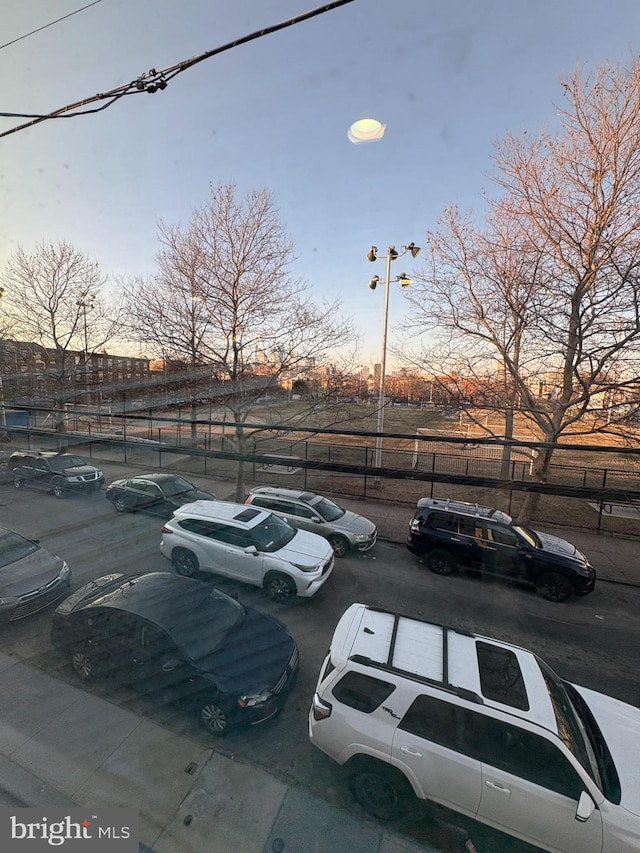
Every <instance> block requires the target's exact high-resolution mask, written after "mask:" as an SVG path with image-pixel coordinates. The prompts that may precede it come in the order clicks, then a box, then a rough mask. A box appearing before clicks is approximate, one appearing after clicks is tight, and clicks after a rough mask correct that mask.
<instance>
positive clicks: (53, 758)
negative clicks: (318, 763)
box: [0, 478, 640, 853]
mask: <svg viewBox="0 0 640 853" xmlns="http://www.w3.org/2000/svg"><path fill="white" fill-rule="evenodd" d="M197 479H199V480H200V479H201V478H197ZM203 483H204V481H203ZM206 483H207V487H208V488H210V489H212V490H213V491H214V492H216V494H218V496H219V497H221V498H228V497H230V493H231V484H230V483H229V482H228V481H216V480H213V479H211V478H207V480H206ZM340 503H341V504H342V505H343V506H345V507H347V508H349V509H352V510H354V511H355V512H358V513H360V514H362V515H364V516H366V517H367V518H370V519H371V520H372V521H374V522H375V523H376V524H377V525H378V530H379V536H380V538H381V539H383V540H388V541H392V542H404V539H405V537H406V532H407V527H408V522H409V519H410V517H411V508H410V507H408V506H407V505H400V504H389V503H382V502H378V501H375V500H360V499H345V498H340ZM549 532H553V533H555V534H556V535H558V536H562V537H564V538H567V539H569V540H570V541H571V542H573V543H574V544H575V545H576V546H578V547H579V548H580V549H581V550H583V551H584V552H585V553H586V554H588V555H589V558H590V560H591V562H592V563H593V565H594V567H595V568H596V571H597V573H598V577H599V581H600V582H605V583H606V582H611V583H622V584H629V585H633V586H640V540H638V539H631V538H622V537H620V536H615V537H614V536H609V535H604V534H596V533H590V532H585V531H581V530H576V529H564V528H558V527H556V528H553V530H551V529H550V528H549ZM0 673H1V678H2V687H3V689H2V691H0V803H2V804H5V805H9V806H11V807H19V806H30V807H35V806H37V807H44V806H63V807H72V806H76V805H77V806H84V807H94V808H101V807H113V806H128V807H131V806H132V805H133V806H137V808H138V810H139V827H140V842H141V849H146V847H149V848H152V849H153V850H154V851H156V853H205V851H207V853H209V851H213V853H227V851H229V853H232V851H233V853H267V851H273V853H342V851H349V853H360V851H362V853H410V852H411V851H416V853H417V851H422V853H429V851H434V853H435V851H440V853H464V851H465V850H473V849H474V848H473V846H472V845H471V844H470V843H469V842H468V836H466V834H465V833H462V834H460V831H458V834H457V835H456V834H455V832H453V830H452V834H451V835H450V838H451V839H453V840H452V841H451V844H450V846H445V847H443V846H442V844H441V843H439V846H437V847H436V846H429V845H425V844H424V843H421V844H418V843H416V842H415V841H413V840H411V839H409V838H407V837H405V836H401V835H399V834H397V833H396V832H394V831H393V830H391V829H388V828H385V827H383V826H381V825H380V824H378V823H376V822H374V821H371V820H368V819H367V818H366V817H363V816H361V814H359V813H358V812H357V811H356V810H355V809H353V807H352V804H350V803H345V805H344V807H340V806H336V805H333V804H330V803H328V802H327V801H325V800H323V799H321V798H319V797H317V796H315V795H314V794H313V793H311V792H309V791H307V790H305V789H303V788H301V787H299V786H295V785H290V784H288V782H287V781H286V780H283V779H282V778H277V777H276V776H273V775H271V774H269V773H268V772H266V771H265V770H264V769H262V768H259V767H257V766H254V765H252V764H249V763H246V762H243V761H239V760H237V759H234V758H233V756H231V755H229V754H228V753H225V750H224V742H223V741H222V742H221V744H220V746H219V747H216V748H206V747H204V746H203V745H202V744H200V743H197V742H195V741H193V740H190V739H189V738H186V737H182V736H180V735H177V734H174V733H172V732H170V731H168V730H166V729H164V728H162V727H161V726H159V725H157V724H156V723H154V722H152V721H150V720H148V719H146V718H144V717H139V716H137V715H135V714H134V713H132V712H130V711H128V710H126V709H123V708H120V707H118V706H116V705H114V704H112V703H110V702H109V701H107V700H105V699H102V698H100V697H98V696H96V695H93V694H91V693H86V692H85V691H83V690H82V689H80V688H79V687H75V686H73V685H70V684H67V683H65V682H63V681H60V680H57V679H55V678H53V677H52V676H50V675H48V674H47V673H45V672H42V671H41V670H39V669H36V668H34V667H30V666H28V665H26V664H23V663H22V662H20V661H18V660H16V659H15V658H12V657H9V656H7V655H3V654H0ZM309 699H311V697H309ZM145 846H146V847H145ZM478 849H479V851H480V853H484V850H482V849H481V848H478Z"/></svg>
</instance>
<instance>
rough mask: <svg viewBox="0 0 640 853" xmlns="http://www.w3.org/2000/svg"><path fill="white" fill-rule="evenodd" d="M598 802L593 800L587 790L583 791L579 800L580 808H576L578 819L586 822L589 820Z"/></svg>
mask: <svg viewBox="0 0 640 853" xmlns="http://www.w3.org/2000/svg"><path fill="white" fill-rule="evenodd" d="M595 807H596V804H595V803H594V802H593V800H592V799H591V797H590V796H589V794H587V792H586V791H583V792H582V793H581V794H580V799H579V800H578V808H577V809H576V820H579V821H582V822H583V823H584V821H585V820H589V818H590V817H591V815H592V814H593V812H594V809H595Z"/></svg>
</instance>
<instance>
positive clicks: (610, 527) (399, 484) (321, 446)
mask: <svg viewBox="0 0 640 853" xmlns="http://www.w3.org/2000/svg"><path fill="white" fill-rule="evenodd" d="M42 425H43V421H42V418H40V419H34V421H33V422H32V423H31V425H30V428H24V427H21V428H20V429H19V432H18V434H19V436H20V437H21V440H22V441H24V443H26V444H27V446H29V447H32V448H37V447H39V446H43V442H45V444H47V445H48V446H51V445H52V444H54V445H56V446H58V447H64V446H66V445H69V444H71V443H73V444H74V445H76V446H78V445H82V447H83V450H82V452H83V453H85V454H86V455H88V456H94V457H96V458H99V459H104V460H105V461H108V460H110V461H116V462H124V463H127V464H131V465H135V466H137V467H143V468H156V467H157V468H168V467H173V468H175V469H179V470H181V471H183V472H185V473H186V474H189V473H191V474H193V475H196V476H197V475H200V476H205V477H207V476H211V477H215V478H217V479H228V480H229V481H230V482H231V481H233V480H234V479H235V475H236V470H237V464H238V462H237V458H232V457H231V455H230V454H231V452H232V451H233V450H234V449H236V450H237V448H235V447H234V445H233V443H232V440H231V435H230V427H227V428H226V429H225V427H224V426H222V427H221V426H220V425H218V426H214V425H212V424H211V423H203V422H190V421H186V420H181V421H178V420H177V419H176V421H175V422H172V423H166V421H165V420H160V419H154V418H153V417H148V418H147V417H141V415H140V413H138V414H136V415H135V416H127V415H122V414H121V415H117V416H115V415H94V416H90V415H89V414H85V413H82V412H75V413H71V415H68V416H67V423H66V427H67V430H68V432H67V433H66V434H65V433H61V434H56V433H54V432H48V431H46V432H45V430H43V429H42ZM48 426H49V423H47V422H45V427H48ZM38 429H40V430H41V431H40V432H38ZM368 440H369V441H371V442H372V443H371V446H369V445H363V444H361V443H356V440H352V443H338V442H332V441H327V440H322V439H321V438H317V437H316V438H307V437H304V435H303V437H301V438H300V439H298V440H292V439H291V438H290V437H287V438H277V437H273V436H268V437H267V436H265V435H263V436H262V437H260V438H259V439H258V438H252V437H250V438H249V440H248V442H247V446H246V447H245V450H244V452H245V453H246V454H247V455H248V459H247V461H245V476H246V478H247V480H248V483H249V484H250V485H254V484H264V483H275V484H280V485H287V486H290V487H292V488H303V489H309V490H313V491H319V492H323V491H324V492H330V493H334V494H344V495H349V496H354V497H365V498H369V499H378V500H388V501H398V502H403V503H407V504H412V503H415V501H416V500H417V499H418V498H420V497H422V496H425V495H428V496H433V497H443V498H444V497H451V498H456V499H459V500H469V501H472V502H477V503H484V504H491V505H494V506H498V507H499V508H501V509H504V510H505V511H507V512H511V513H513V514H516V513H517V511H518V508H519V506H520V505H521V503H522V500H523V499H524V495H523V493H522V492H518V491H514V490H513V488H509V487H508V484H507V485H505V486H504V487H503V488H495V487H493V488H492V487H487V486H482V485H478V484H477V483H476V484H474V485H458V484H455V483H453V484H452V483H448V482H437V478H438V477H441V478H442V477H445V478H446V476H447V475H451V476H453V477H455V476H458V477H460V476H467V477H475V478H487V480H492V479H493V480H503V481H504V480H505V479H507V480H509V481H510V482H511V483H512V484H515V483H520V484H525V483H529V482H533V478H532V476H531V470H530V468H531V466H530V459H529V458H528V457H524V458H523V454H513V456H515V457H516V458H512V459H511V461H510V462H509V468H508V476H507V477H506V478H505V477H504V476H503V475H504V473H505V470H504V462H503V460H502V458H500V457H499V456H498V455H497V454H496V453H495V452H494V453H493V454H492V455H489V454H487V453H485V452H478V450H479V449H480V448H482V445H481V446H480V448H479V447H475V446H473V445H472V446H465V444H458V445H455V444H453V445H452V444H449V443H447V442H445V443H443V445H442V449H441V450H437V449H434V447H433V445H430V446H429V447H428V448H427V446H426V445H420V446H419V449H417V450H416V444H415V440H414V438H413V437H407V438H406V440H400V439H395V440H394V441H393V446H391V444H392V443H391V441H389V443H388V444H389V446H387V442H386V440H385V446H384V450H383V455H382V464H383V466H384V468H386V469H393V470H394V471H395V472H397V474H396V476H394V477H393V478H385V477H380V476H379V474H376V471H375V469H374V459H375V447H374V446H373V440H372V439H368ZM484 447H486V445H484ZM452 449H454V450H457V452H451V451H452ZM495 450H498V451H500V452H501V449H500V448H498V447H496V448H495ZM212 453H216V454H220V455H218V456H217V457H214V456H212V455H210V454H212ZM271 456H273V457H277V459H274V461H273V462H270V461H269V459H270V457H271ZM283 459H286V462H283V461H282V460H283ZM305 463H313V464H315V465H317V466H318V467H313V468H308V467H305ZM323 464H326V465H330V466H331V470H322V467H321V466H322V465H323ZM341 466H345V467H346V466H349V467H351V468H354V467H355V468H357V469H359V471H358V473H354V472H341V470H340V467H341ZM402 472H406V474H407V476H406V478H404V477H403V476H402ZM416 474H417V475H420V476H422V477H423V479H422V480H416V479H412V477H415V475H416ZM429 474H433V475H434V477H435V478H436V481H435V482H434V481H429V479H428V475H429ZM546 483H547V485H549V486H556V487H561V488H562V487H566V488H567V489H570V488H572V487H589V488H591V489H593V490H602V491H603V493H604V492H605V490H611V489H618V490H619V491H621V492H622V493H625V492H626V491H629V492H633V491H637V489H638V483H639V477H638V472H637V471H636V470H632V469H631V467H629V468H617V467H599V466H587V467H585V466H579V465H565V464H554V465H552V466H551V469H550V471H549V475H548V477H547V479H546ZM558 519H562V522H563V524H573V525H575V526H580V527H587V528H589V529H595V530H602V531H607V532H619V533H631V534H640V505H638V504H636V503H634V502H633V501H629V500H624V499H622V500H621V499H617V500H615V501H612V500H608V499H607V497H606V494H603V495H602V499H598V498H597V497H596V498H594V499H592V500H583V499H579V498H575V497H571V496H566V495H565V496H561V495H546V494H543V495H541V496H540V500H539V508H538V515H537V519H536V520H537V521H539V522H540V523H542V522H548V523H553V522H557V521H558Z"/></svg>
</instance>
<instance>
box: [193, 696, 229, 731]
mask: <svg viewBox="0 0 640 853" xmlns="http://www.w3.org/2000/svg"><path fill="white" fill-rule="evenodd" d="M200 723H201V724H202V725H203V726H204V728H205V729H206V730H207V731H208V732H209V734H210V735H213V736H214V737H224V735H226V733H227V732H228V731H229V715H228V714H227V712H226V711H225V710H224V708H223V707H222V706H221V705H217V704H216V703H215V702H207V703H206V705H203V706H202V707H201V709H200Z"/></svg>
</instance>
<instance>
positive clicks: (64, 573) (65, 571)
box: [58, 563, 71, 581]
mask: <svg viewBox="0 0 640 853" xmlns="http://www.w3.org/2000/svg"><path fill="white" fill-rule="evenodd" d="M58 577H59V578H60V580H61V581H66V580H69V578H70V577H71V569H70V568H69V566H68V565H67V564H66V563H63V564H62V568H61V569H60V574H59V575H58Z"/></svg>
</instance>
